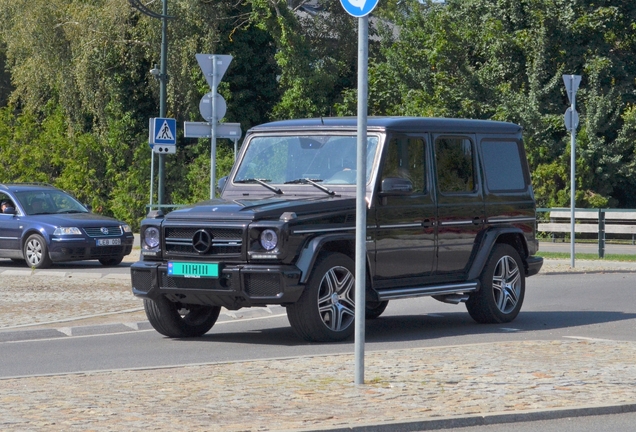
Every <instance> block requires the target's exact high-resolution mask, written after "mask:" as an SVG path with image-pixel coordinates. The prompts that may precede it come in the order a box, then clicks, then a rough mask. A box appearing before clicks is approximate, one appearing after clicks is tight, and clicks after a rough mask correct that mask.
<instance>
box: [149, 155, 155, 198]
mask: <svg viewBox="0 0 636 432" xmlns="http://www.w3.org/2000/svg"><path fill="white" fill-rule="evenodd" d="M154 183H155V152H153V151H152V149H150V208H152V196H153V195H154V190H153V189H154Z"/></svg>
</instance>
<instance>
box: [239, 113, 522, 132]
mask: <svg viewBox="0 0 636 432" xmlns="http://www.w3.org/2000/svg"><path fill="white" fill-rule="evenodd" d="M357 121H358V120H357V118H356V117H323V118H312V119H296V120H281V121H275V122H271V123H265V124H262V125H259V126H255V127H253V128H251V129H250V132H257V131H261V132H263V131H271V130H274V129H278V130H286V129H322V128H330V129H331V128H334V129H339V128H343V129H345V128H346V129H350V128H355V127H357ZM367 127H369V128H382V129H391V130H396V131H403V132H415V131H422V130H425V131H438V130H439V131H443V132H448V131H456V132H475V133H479V132H490V133H492V132H495V133H512V134H517V133H520V132H521V126H519V125H517V124H514V123H508V122H501V121H494V120H472V119H471V120H468V119H453V118H430V117H368V118H367Z"/></svg>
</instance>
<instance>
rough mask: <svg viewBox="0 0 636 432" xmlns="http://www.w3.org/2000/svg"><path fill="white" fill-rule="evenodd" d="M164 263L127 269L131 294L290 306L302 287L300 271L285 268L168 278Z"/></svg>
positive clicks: (235, 305) (236, 268)
mask: <svg viewBox="0 0 636 432" xmlns="http://www.w3.org/2000/svg"><path fill="white" fill-rule="evenodd" d="M167 269H168V267H167V264H166V263H164V262H149V261H139V262H136V263H134V264H133V265H132V266H131V269H130V274H131V279H132V291H133V294H134V295H136V296H138V297H142V298H149V299H153V298H157V297H159V296H161V295H165V296H166V297H168V298H169V299H170V300H172V301H175V302H181V303H184V304H202V305H214V306H224V307H225V308H227V309H231V310H236V309H240V308H242V307H250V306H262V305H267V304H285V303H293V302H295V301H296V300H298V298H299V297H300V295H301V294H302V290H303V288H304V286H303V285H300V284H299V280H300V275H301V271H300V270H299V269H298V268H297V267H296V266H289V265H287V266H286V265H250V264H241V265H228V264H224V265H222V266H221V272H220V274H219V277H218V278H209V277H208V278H206V277H201V278H186V277H172V276H168V272H167Z"/></svg>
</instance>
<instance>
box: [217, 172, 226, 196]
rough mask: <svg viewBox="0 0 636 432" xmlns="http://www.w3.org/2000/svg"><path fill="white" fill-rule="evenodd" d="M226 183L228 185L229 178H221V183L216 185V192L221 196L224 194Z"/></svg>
mask: <svg viewBox="0 0 636 432" xmlns="http://www.w3.org/2000/svg"><path fill="white" fill-rule="evenodd" d="M225 183H227V176H225V177H221V178H220V179H219V181H218V182H217V183H216V192H217V193H218V194H219V195H220V194H221V192H223V188H224V187H225Z"/></svg>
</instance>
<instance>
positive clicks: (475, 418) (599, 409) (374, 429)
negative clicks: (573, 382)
mask: <svg viewBox="0 0 636 432" xmlns="http://www.w3.org/2000/svg"><path fill="white" fill-rule="evenodd" d="M632 412H636V404H625V405H606V406H589V407H580V408H563V409H553V410H535V411H527V412H516V413H494V414H486V415H470V416H457V417H445V418H439V419H435V420H431V419H425V420H415V421H409V422H399V421H398V422H391V423H383V424H368V425H357V426H345V427H340V428H325V429H303V430H299V429H288V430H283V431H279V432H417V431H429V430H443V429H454V428H465V427H474V426H488V425H497V424H514V423H521V422H533V421H540V420H558V419H563V418H568V417H586V416H597V415H608V414H625V413H632Z"/></svg>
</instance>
